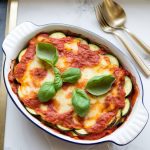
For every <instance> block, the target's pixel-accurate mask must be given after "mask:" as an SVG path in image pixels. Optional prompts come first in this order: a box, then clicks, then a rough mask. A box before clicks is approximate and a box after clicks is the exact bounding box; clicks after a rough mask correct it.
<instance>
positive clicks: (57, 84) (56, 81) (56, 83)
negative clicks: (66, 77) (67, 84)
mask: <svg viewBox="0 0 150 150" xmlns="http://www.w3.org/2000/svg"><path fill="white" fill-rule="evenodd" d="M53 71H54V74H55V79H54V86H55V89H56V90H59V89H60V88H61V87H62V85H63V81H62V78H61V74H60V71H59V70H58V69H57V68H56V67H54V68H53Z"/></svg>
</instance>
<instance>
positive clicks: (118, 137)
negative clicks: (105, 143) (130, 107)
mask: <svg viewBox="0 0 150 150" xmlns="http://www.w3.org/2000/svg"><path fill="white" fill-rule="evenodd" d="M131 115H134V118H131V119H132V121H127V122H126V123H125V124H124V125H123V126H124V127H123V126H122V128H119V129H118V130H117V132H116V134H115V135H114V137H113V140H112V142H113V143H115V144H117V145H121V146H122V145H126V144H128V143H130V142H132V141H133V140H134V139H135V138H136V137H137V136H138V135H139V134H140V133H141V132H142V130H143V129H144V128H145V126H146V124H147V122H148V119H149V113H148V111H147V109H146V107H145V106H144V104H143V101H141V102H139V103H138V106H137V109H136V110H135V112H133V113H131ZM128 119H129V120H130V117H129V118H128ZM110 141H111V140H110Z"/></svg>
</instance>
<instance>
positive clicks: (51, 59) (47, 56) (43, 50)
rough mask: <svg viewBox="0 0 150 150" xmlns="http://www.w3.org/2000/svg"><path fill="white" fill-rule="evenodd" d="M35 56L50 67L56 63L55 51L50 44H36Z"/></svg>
mask: <svg viewBox="0 0 150 150" xmlns="http://www.w3.org/2000/svg"><path fill="white" fill-rule="evenodd" d="M36 55H37V57H38V58H39V59H41V60H43V61H45V62H47V63H48V64H50V65H55V64H56V63H57V61H58V52H57V49H56V47H55V46H53V45H52V44H48V43H38V44H37V46H36Z"/></svg>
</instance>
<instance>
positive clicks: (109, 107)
mask: <svg viewBox="0 0 150 150" xmlns="http://www.w3.org/2000/svg"><path fill="white" fill-rule="evenodd" d="M12 64H13V67H12V68H11V71H10V73H9V75H8V78H9V82H10V84H11V87H12V90H13V92H14V93H15V94H16V95H17V96H18V98H19V100H20V101H21V102H22V104H23V105H24V107H25V108H26V110H27V111H28V112H29V113H30V114H31V115H33V116H34V117H36V118H37V119H39V120H40V121H41V122H42V123H43V124H45V125H46V126H48V127H50V128H52V129H54V130H55V131H56V132H60V133H62V134H65V135H67V136H70V137H72V138H75V139H85V140H95V139H99V138H102V137H104V136H106V135H108V134H111V133H112V132H113V131H115V130H116V129H117V128H118V127H119V126H121V125H122V124H123V123H124V122H125V120H126V119H127V117H128V115H129V113H130V112H131V110H132V107H133V105H134V103H135V100H136V98H137V96H138V87H137V84H136V81H135V78H134V77H133V76H132V74H131V73H130V72H128V71H127V70H126V69H125V68H124V67H123V66H122V65H121V64H120V62H119V60H118V59H117V58H116V56H115V55H113V54H112V53H111V52H110V51H109V49H108V48H106V47H104V46H103V45H99V44H95V43H92V41H90V40H89V39H86V38H83V37H82V38H81V36H79V35H77V34H74V33H70V32H52V33H40V34H38V35H36V36H35V37H33V38H32V39H31V40H30V41H29V42H28V43H27V46H26V47H25V49H23V50H22V51H20V53H19V54H18V57H17V58H16V60H14V61H13V62H12Z"/></svg>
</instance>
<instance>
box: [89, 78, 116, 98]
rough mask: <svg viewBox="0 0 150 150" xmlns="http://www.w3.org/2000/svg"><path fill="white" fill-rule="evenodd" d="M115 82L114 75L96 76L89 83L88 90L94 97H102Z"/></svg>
mask: <svg viewBox="0 0 150 150" xmlns="http://www.w3.org/2000/svg"><path fill="white" fill-rule="evenodd" d="M114 81H115V78H114V77H113V76H112V75H102V76H95V77H93V78H91V79H90V80H89V81H88V83H87V85H86V90H87V91H88V92H89V93H90V94H92V95H95V96H100V95H103V94H105V93H107V92H108V91H109V90H110V89H111V86H112V84H113V83H114Z"/></svg>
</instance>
